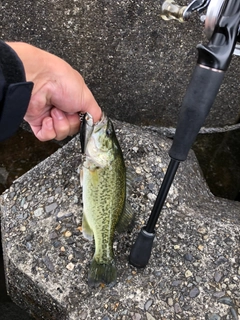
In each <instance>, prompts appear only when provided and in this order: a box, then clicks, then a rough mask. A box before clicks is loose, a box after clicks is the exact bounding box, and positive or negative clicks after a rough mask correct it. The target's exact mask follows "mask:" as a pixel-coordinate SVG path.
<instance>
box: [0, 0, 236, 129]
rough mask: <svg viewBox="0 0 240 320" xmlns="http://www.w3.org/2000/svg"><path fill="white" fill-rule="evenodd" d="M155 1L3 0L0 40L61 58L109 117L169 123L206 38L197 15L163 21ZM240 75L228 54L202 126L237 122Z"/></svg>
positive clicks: (177, 107)
mask: <svg viewBox="0 0 240 320" xmlns="http://www.w3.org/2000/svg"><path fill="white" fill-rule="evenodd" d="M162 2H163V0H138V1H136V0H122V1H117V0H71V1H70V0H41V1H27V0H17V1H14V0H9V1H2V2H1V11H0V19H1V25H0V37H1V38H3V39H8V40H14V41H20V40H22V41H26V42H30V43H32V44H34V45H37V46H39V47H41V48H43V49H45V50H49V51H50V52H52V53H55V54H57V55H59V56H60V57H62V58H64V59H65V60H67V61H68V62H69V63H70V64H71V65H73V66H74V67H75V68H76V69H77V70H79V71H80V72H81V73H82V74H83V76H84V77H85V79H86V82H87V84H88V85H89V87H90V89H91V90H92V92H93V93H94V95H95V97H96V99H97V101H98V102H99V104H100V105H101V107H102V108H103V109H104V110H105V111H106V112H107V114H109V115H110V116H112V117H113V118H115V119H118V120H122V121H127V122H131V123H135V124H144V125H155V126H165V127H166V126H175V125H176V119H177V115H178V111H179V107H180V105H181V101H182V98H183V95H184V93H185V91H186V87H187V85H188V83H189V80H190V75H191V73H192V70H193V68H194V66H195V63H196V57H197V50H196V45H197V44H199V43H205V42H206V38H205V36H204V34H203V24H202V23H201V22H200V20H199V18H197V16H195V17H193V19H191V20H190V21H189V22H186V23H184V24H181V23H179V22H178V21H169V22H166V21H163V20H162V19H161V18H160V14H161V4H162ZM177 2H178V3H179V4H180V1H177ZM186 3H189V2H187V1H186V0H184V1H181V4H186ZM239 74H240V63H239V57H234V59H233V62H232V64H231V66H230V69H229V71H228V73H227V75H226V78H225V80H224V83H223V85H222V88H221V91H220V93H219V96H218V97H217V100H216V103H215V106H214V108H213V109H212V110H211V114H210V115H209V117H208V119H207V122H206V125H207V126H212V127H214V126H215V127H216V126H223V125H226V124H233V123H235V122H236V121H238V119H239V117H240V97H239Z"/></svg>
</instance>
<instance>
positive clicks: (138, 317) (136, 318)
mask: <svg viewBox="0 0 240 320" xmlns="http://www.w3.org/2000/svg"><path fill="white" fill-rule="evenodd" d="M141 318H142V316H141V315H140V314H139V313H134V314H133V315H132V320H141Z"/></svg>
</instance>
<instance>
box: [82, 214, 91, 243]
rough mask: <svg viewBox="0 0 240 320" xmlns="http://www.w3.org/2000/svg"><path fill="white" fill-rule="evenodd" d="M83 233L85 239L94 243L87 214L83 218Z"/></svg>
mask: <svg viewBox="0 0 240 320" xmlns="http://www.w3.org/2000/svg"><path fill="white" fill-rule="evenodd" d="M82 233H83V236H84V238H85V239H87V240H90V241H92V239H93V231H92V229H91V228H90V226H89V224H88V221H87V218H86V216H85V214H84V213H83V218H82Z"/></svg>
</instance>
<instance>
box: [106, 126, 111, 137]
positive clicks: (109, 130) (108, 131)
mask: <svg viewBox="0 0 240 320" xmlns="http://www.w3.org/2000/svg"><path fill="white" fill-rule="evenodd" d="M106 135H107V136H108V137H111V135H112V129H110V128H108V129H107V130H106Z"/></svg>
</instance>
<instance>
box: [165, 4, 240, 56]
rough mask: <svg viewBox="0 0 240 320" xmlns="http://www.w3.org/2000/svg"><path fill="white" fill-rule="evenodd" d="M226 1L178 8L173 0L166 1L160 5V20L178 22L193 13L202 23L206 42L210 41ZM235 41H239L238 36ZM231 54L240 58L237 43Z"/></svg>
mask: <svg viewBox="0 0 240 320" xmlns="http://www.w3.org/2000/svg"><path fill="white" fill-rule="evenodd" d="M227 3H228V1H227V0H193V1H192V2H191V3H190V4H189V5H188V6H180V5H178V4H177V3H176V2H174V0H166V1H164V2H163V4H162V15H161V17H162V19H164V20H172V19H176V20H178V21H180V22H184V21H187V20H189V18H190V17H191V15H192V14H193V13H194V12H197V13H198V14H199V16H200V20H201V21H202V22H203V23H204V32H205V35H206V37H207V39H208V40H210V39H211V37H212V35H213V33H214V30H215V27H216V26H217V25H218V21H219V19H220V17H221V14H222V12H223V10H224V8H225V6H226V5H227ZM237 41H240V37H239V34H238V37H237ZM233 54H235V55H238V56H240V44H239V43H238V42H237V43H236V45H235V49H234V52H233Z"/></svg>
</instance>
